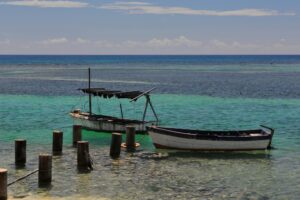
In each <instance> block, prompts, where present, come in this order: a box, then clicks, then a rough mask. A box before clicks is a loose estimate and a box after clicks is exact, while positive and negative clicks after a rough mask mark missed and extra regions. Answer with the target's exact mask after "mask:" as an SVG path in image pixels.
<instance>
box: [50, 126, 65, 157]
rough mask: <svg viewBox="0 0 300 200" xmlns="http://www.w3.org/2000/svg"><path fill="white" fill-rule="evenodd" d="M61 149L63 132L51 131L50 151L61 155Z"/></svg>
mask: <svg viewBox="0 0 300 200" xmlns="http://www.w3.org/2000/svg"><path fill="white" fill-rule="evenodd" d="M62 149H63V132H62V131H57V130H55V131H53V142H52V153H53V155H61V154H62Z"/></svg>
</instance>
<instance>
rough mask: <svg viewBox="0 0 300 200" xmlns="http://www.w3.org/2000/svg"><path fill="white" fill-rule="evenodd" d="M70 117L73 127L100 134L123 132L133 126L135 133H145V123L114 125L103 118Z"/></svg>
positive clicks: (80, 115) (78, 115) (111, 121)
mask: <svg viewBox="0 0 300 200" xmlns="http://www.w3.org/2000/svg"><path fill="white" fill-rule="evenodd" d="M70 115H71V117H72V119H73V124H74V125H80V126H82V127H83V128H86V129H89V130H94V131H101V132H125V130H126V126H133V127H135V130H136V132H137V133H138V132H140V133H144V132H146V123H116V122H114V121H113V120H108V119H105V118H103V119H101V118H99V119H97V120H91V119H90V118H89V116H87V115H82V114H78V113H70Z"/></svg>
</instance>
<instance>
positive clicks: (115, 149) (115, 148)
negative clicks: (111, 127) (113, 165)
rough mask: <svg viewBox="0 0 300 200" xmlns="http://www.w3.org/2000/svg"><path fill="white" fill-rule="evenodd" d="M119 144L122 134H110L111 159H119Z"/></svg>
mask: <svg viewBox="0 0 300 200" xmlns="http://www.w3.org/2000/svg"><path fill="white" fill-rule="evenodd" d="M121 143H122V134H121V133H112V135H111V145H110V153H109V155H110V157H112V158H113V159H116V158H119V157H120V153H121Z"/></svg>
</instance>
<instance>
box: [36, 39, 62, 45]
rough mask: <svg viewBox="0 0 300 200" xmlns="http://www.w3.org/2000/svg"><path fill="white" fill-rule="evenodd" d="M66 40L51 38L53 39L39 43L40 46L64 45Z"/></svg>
mask: <svg viewBox="0 0 300 200" xmlns="http://www.w3.org/2000/svg"><path fill="white" fill-rule="evenodd" d="M67 42H68V39H67V38H65V37H62V38H53V39H48V40H44V41H42V42H41V44H44V45H55V44H64V43H67Z"/></svg>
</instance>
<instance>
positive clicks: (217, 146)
mask: <svg viewBox="0 0 300 200" xmlns="http://www.w3.org/2000/svg"><path fill="white" fill-rule="evenodd" d="M148 133H149V135H150V136H151V138H152V141H153V144H154V145H155V147H156V148H159V149H179V150H203V151H242V150H262V149H267V148H268V146H269V144H270V139H264V140H249V141H226V140H202V139H192V138H182V137H176V136H171V135H164V134H160V133H157V132H154V131H151V130H150V131H148Z"/></svg>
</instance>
